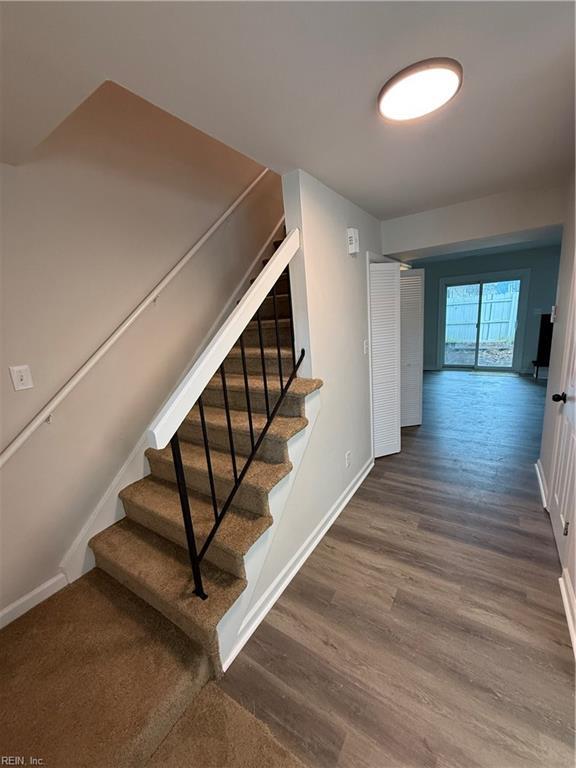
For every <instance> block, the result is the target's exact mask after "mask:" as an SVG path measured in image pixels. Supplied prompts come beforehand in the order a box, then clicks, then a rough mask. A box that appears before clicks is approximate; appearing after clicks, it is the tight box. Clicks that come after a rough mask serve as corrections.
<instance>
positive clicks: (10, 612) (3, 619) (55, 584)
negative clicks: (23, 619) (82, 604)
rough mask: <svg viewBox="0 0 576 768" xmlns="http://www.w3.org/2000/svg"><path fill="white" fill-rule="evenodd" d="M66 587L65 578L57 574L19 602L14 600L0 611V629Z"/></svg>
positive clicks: (61, 574)
mask: <svg viewBox="0 0 576 768" xmlns="http://www.w3.org/2000/svg"><path fill="white" fill-rule="evenodd" d="M67 585H68V582H67V581H66V576H65V575H64V574H63V573H57V574H56V576H53V577H52V578H51V579H48V581H45V582H44V583H43V584H40V586H39V587H36V589H33V590H32V591H31V592H28V594H27V595H24V596H23V597H21V598H20V599H19V600H15V601H14V602H13V603H11V604H10V605H8V606H6V608H4V609H3V610H2V611H0V629H2V628H3V627H6V626H7V625H8V624H10V622H11V621H15V620H16V619H17V618H18V617H19V616H22V615H23V614H25V613H27V612H28V611H29V610H31V609H32V608H34V606H35V605H38V603H42V602H44V600H48V598H49V597H51V596H52V595H53V594H55V593H56V592H59V591H60V590H61V589H63V588H64V587H65V586H67Z"/></svg>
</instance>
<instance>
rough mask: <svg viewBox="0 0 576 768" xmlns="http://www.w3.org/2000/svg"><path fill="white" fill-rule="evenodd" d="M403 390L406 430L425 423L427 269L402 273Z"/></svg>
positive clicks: (402, 420)
mask: <svg viewBox="0 0 576 768" xmlns="http://www.w3.org/2000/svg"><path fill="white" fill-rule="evenodd" d="M400 361H401V364H400V366H401V367H400V370H401V377H400V389H401V423H402V426H403V427H411V426H414V425H416V424H422V377H423V375H424V270H423V269H410V270H407V271H405V272H401V273H400Z"/></svg>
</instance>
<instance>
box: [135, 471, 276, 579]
mask: <svg viewBox="0 0 576 768" xmlns="http://www.w3.org/2000/svg"><path fill="white" fill-rule="evenodd" d="M188 497H189V499H190V510H191V513H192V520H193V523H194V534H195V537H196V543H197V547H198V549H200V547H201V546H202V545H203V543H204V542H205V540H206V538H207V536H208V534H209V533H210V531H211V530H212V526H213V525H214V510H213V507H212V503H211V501H210V499H208V498H206V497H205V496H202V495H201V494H198V493H194V492H193V491H189V493H188ZM120 498H121V499H122V501H123V503H124V507H125V509H126V514H127V516H128V517H129V518H130V519H132V520H134V521H135V522H136V523H139V524H140V525H143V526H145V527H146V528H149V529H150V530H152V531H154V532H155V533H157V534H158V535H160V536H164V537H165V538H167V539H169V540H170V541H173V542H174V543H175V544H178V545H179V546H181V547H184V548H186V547H187V543H186V533H185V530H184V522H183V520H182V510H181V507H180V497H179V495H178V489H177V487H176V485H174V484H172V483H167V482H165V481H163V480H157V479H155V478H154V477H152V475H148V477H145V478H144V479H143V480H138V481H137V482H135V483H132V485H129V486H128V487H127V488H124V490H122V491H121V493H120ZM271 524H272V518H271V517H269V516H266V515H264V516H262V515H250V514H249V513H246V512H240V511H239V510H236V509H234V508H231V509H230V510H228V512H227V513H226V515H225V517H224V520H223V521H222V523H221V524H220V527H219V528H218V531H217V533H216V536H215V537H214V539H213V541H212V544H211V545H210V548H209V549H208V551H207V553H206V557H207V558H208V559H209V560H211V559H212V558H211V554H213V552H214V551H216V550H218V549H221V550H224V551H225V552H227V553H228V554H229V555H231V556H233V557H234V558H235V559H237V560H238V561H239V562H240V566H241V567H242V566H243V556H244V555H245V554H246V552H248V550H249V549H250V547H251V546H252V545H253V544H254V542H256V541H257V540H258V539H259V538H260V536H261V535H262V534H263V533H264V531H265V530H267V528H269V527H270V525H271Z"/></svg>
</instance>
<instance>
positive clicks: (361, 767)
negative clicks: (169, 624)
mask: <svg viewBox="0 0 576 768" xmlns="http://www.w3.org/2000/svg"><path fill="white" fill-rule="evenodd" d="M544 396H545V390H544V388H543V387H542V386H539V385H537V384H534V383H533V382H532V381H531V380H530V379H526V378H518V377H516V376H513V375H502V374H484V373H471V372H470V373H468V372H457V371H449V372H448V371H447V372H443V373H430V374H427V375H426V376H425V397H424V424H423V425H422V426H421V427H419V428H410V429H406V430H404V431H403V436H402V453H400V454H398V455H395V456H390V457H386V458H382V459H379V460H377V462H376V466H375V468H374V469H373V470H372V472H371V473H370V475H369V476H368V477H367V479H366V480H365V481H364V483H363V484H362V487H361V488H360V489H359V490H358V492H357V493H356V495H355V496H354V498H353V499H352V501H351V502H350V503H349V504H348V506H347V508H346V509H345V510H344V511H343V512H342V514H341V515H340V517H339V518H338V520H337V521H336V523H335V524H334V525H333V526H332V528H331V529H330V531H329V532H328V534H327V535H326V537H325V538H324V539H323V541H322V542H321V543H320V544H319V545H318V547H317V548H316V550H315V551H314V552H313V554H312V555H311V556H310V558H309V559H308V560H307V562H306V563H305V565H304V567H303V568H302V570H301V571H300V573H299V574H298V575H297V576H296V577H295V579H294V580H293V581H292V583H291V585H290V586H289V588H288V589H287V590H286V592H285V593H284V594H283V595H282V597H281V598H280V600H279V601H278V602H277V603H276V605H275V607H274V608H273V609H272V611H271V612H270V613H269V614H268V617H267V618H266V620H265V621H264V622H263V624H262V625H261V626H260V627H259V628H258V630H257V631H256V633H255V634H254V635H253V637H252V638H251V639H250V641H249V642H248V644H247V645H246V647H245V648H244V650H243V651H242V652H241V654H240V655H239V657H238V658H237V659H236V661H235V662H234V664H233V665H232V666H231V668H230V669H229V670H228V672H227V673H226V675H225V677H224V678H223V680H222V682H221V685H222V686H223V687H224V689H225V690H226V691H227V692H228V693H229V694H231V695H232V696H233V697H234V698H235V699H236V700H237V701H239V702H240V703H242V704H243V705H244V706H245V707H247V708H248V709H249V710H250V711H251V712H253V713H254V714H255V715H256V716H257V717H259V718H260V719H261V720H263V721H265V722H266V723H267V724H268V725H269V726H270V728H271V729H272V731H273V733H274V734H275V735H276V737H277V738H278V739H279V740H280V742H281V743H282V744H283V745H284V746H286V747H288V748H289V750H291V751H292V752H293V753H295V754H296V755H297V756H299V757H300V758H301V759H302V761H303V762H304V763H305V764H306V765H307V766H310V768H329V767H332V766H338V767H339V768H340V767H342V766H346V767H347V768H413V767H414V768H415V767H416V766H418V767H419V766H426V768H476V767H479V766H482V767H483V768H532V766H538V768H568V766H570V767H572V766H573V765H574V730H573V723H574V709H573V670H574V667H573V653H572V649H571V647H570V638H569V634H568V629H567V626H566V621H565V617H564V613H563V608H562V602H561V597H560V592H559V587H558V576H559V572H560V568H559V562H558V559H557V554H556V550H555V546H554V541H553V538H552V531H551V528H550V524H549V521H548V518H547V515H546V513H545V512H544V511H543V510H542V508H541V504H540V498H539V495H538V488H537V483H536V478H535V473H534V467H533V463H534V461H535V460H536V458H537V456H538V448H539V440H540V429H541V422H542V413H543V405H544ZM263 768H264V767H263Z"/></svg>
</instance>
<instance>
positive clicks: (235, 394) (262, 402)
mask: <svg viewBox="0 0 576 768" xmlns="http://www.w3.org/2000/svg"><path fill="white" fill-rule="evenodd" d="M278 397H279V392H278V391H277V390H276V391H274V390H273V389H270V392H269V399H270V409H272V408H273V407H274V405H275V404H276V401H277V399H278ZM202 402H203V403H204V405H211V406H217V407H218V408H223V407H224V395H223V394H222V389H221V388H219V387H218V386H217V385H216V386H212V385H211V384H209V385H208V386H207V387H206V389H205V390H204V392H203V393H202ZM228 403H229V405H230V408H233V409H234V410H239V411H245V410H246V393H245V392H244V391H243V390H233V389H228ZM250 406H251V408H252V411H253V412H255V413H266V399H265V397H264V392H261V391H260V392H259V391H254V390H251V391H250ZM278 413H279V415H280V416H294V417H296V416H297V417H302V416H304V398H303V397H298V396H294V395H291V394H290V392H288V394H287V395H286V397H285V398H284V402H283V403H282V405H281V406H280V410H279V411H278Z"/></svg>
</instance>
